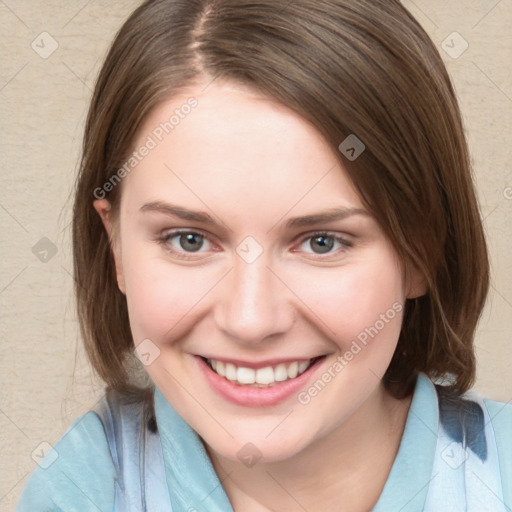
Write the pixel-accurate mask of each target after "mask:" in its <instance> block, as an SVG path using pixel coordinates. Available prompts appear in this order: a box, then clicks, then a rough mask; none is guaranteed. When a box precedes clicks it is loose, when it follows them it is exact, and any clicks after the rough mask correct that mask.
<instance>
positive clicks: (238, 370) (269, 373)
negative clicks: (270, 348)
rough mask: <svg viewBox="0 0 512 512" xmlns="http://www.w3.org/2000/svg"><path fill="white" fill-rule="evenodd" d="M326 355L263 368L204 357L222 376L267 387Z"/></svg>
mask: <svg viewBox="0 0 512 512" xmlns="http://www.w3.org/2000/svg"><path fill="white" fill-rule="evenodd" d="M324 357H325V356H318V357H314V358H312V359H306V360H297V361H290V362H287V363H279V364H277V365H272V366H265V367H263V368H257V369H255V368H247V367H244V366H237V365H235V364H233V363H228V362H225V361H219V360H216V359H206V358H204V357H203V358H202V359H203V361H205V362H206V364H207V365H208V367H209V368H210V369H211V370H212V371H213V372H215V373H216V374H217V375H219V376H220V377H223V378H224V379H226V380H228V381H230V382H231V383H233V384H236V385H239V386H243V387H256V388H267V387H272V386H275V385H276V384H279V383H281V382H286V381H289V380H293V379H295V378H297V377H298V376H299V375H302V374H303V373H304V372H306V371H307V370H309V368H311V366H313V365H314V364H315V363H316V362H317V361H319V360H320V359H323V358H324Z"/></svg>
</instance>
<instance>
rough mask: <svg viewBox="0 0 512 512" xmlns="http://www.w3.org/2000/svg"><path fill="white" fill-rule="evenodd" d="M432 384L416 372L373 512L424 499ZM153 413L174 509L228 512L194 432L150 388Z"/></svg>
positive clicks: (411, 507) (413, 507)
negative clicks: (396, 444)
mask: <svg viewBox="0 0 512 512" xmlns="http://www.w3.org/2000/svg"><path fill="white" fill-rule="evenodd" d="M438 411H439V409H438V403H437V394H436V390H435V387H434V385H433V384H432V382H431V381H430V380H429V379H428V377H427V376H426V375H424V374H420V375H419V376H418V379H417V381H416V387H415V390H414V395H413V398H412V402H411V407H410V409H409V413H408V416H407V421H406V425H405V430H404V433H403V435H402V440H401V442H400V447H399V450H398V454H397V456H396V459H395V461H394V463H393V466H392V468H391V472H390V474H389V477H388V479H387V481H386V485H385V486H384V489H383V491H382V493H381V496H380V498H379V501H378V502H377V505H376V506H375V507H374V508H373V510H372V512H389V510H400V512H412V511H418V510H421V509H422V507H423V504H424V503H425V498H426V495H427V491H428V486H429V482H430V478H431V473H432V466H433V462H434V452H435V446H436V441H437V428H438V422H439V412H438ZM155 413H156V419H157V424H158V429H159V432H160V438H161V442H162V451H163V456H164V463H165V468H166V478H167V485H168V487H169V495H170V497H171V503H172V505H173V507H174V511H175V512H190V511H196V512H233V508H232V507H231V504H230V502H229V499H228V497H227V495H226V493H225V491H224V488H223V487H222V484H221V482H220V480H219V477H218V476H217V473H216V472H215V469H214V468H213V465H212V463H211V461H210V458H209V456H208V454H207V453H206V450H205V448H204V445H203V443H202V442H201V439H200V438H199V436H198V435H197V433H196V432H195V431H194V430H193V429H192V428H191V427H190V426H189V425H188V423H186V422H185V420H184V419H183V418H182V417H181V416H180V415H179V414H178V413H177V412H176V411H175V410H174V408H173V407H172V406H171V405H170V404H169V402H168V401H167V399H166V398H165V397H164V396H163V394H162V393H161V391H160V390H159V389H158V388H155Z"/></svg>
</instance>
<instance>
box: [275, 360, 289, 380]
mask: <svg viewBox="0 0 512 512" xmlns="http://www.w3.org/2000/svg"><path fill="white" fill-rule="evenodd" d="M274 378H275V379H276V381H277V382H283V381H285V380H287V379H288V371H287V370H286V365H284V364H278V365H277V366H276V368H275V370H274Z"/></svg>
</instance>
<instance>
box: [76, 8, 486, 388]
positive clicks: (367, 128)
mask: <svg viewBox="0 0 512 512" xmlns="http://www.w3.org/2000/svg"><path fill="white" fill-rule="evenodd" d="M215 79H218V80H227V81H231V82H235V83H238V84H242V85H245V86H248V87H251V88H253V89H254V90H256V91H258V92H260V93H262V94H265V95H267V96H268V97H271V98H273V99H274V100H277V101H278V102H280V103H281V104H283V105H285V106H287V107H289V108H291V109H292V110H294V111H296V112H297V113H298V114H299V115H301V116H302V117H303V118H304V119H306V120H307V121H309V122H311V123H312V124H313V125H314V126H315V127H316V128H317V130H318V131H319V132H320V133H321V134H322V135H323V136H324V137H325V139H326V141H327V142H328V143H329V144H330V146H331V148H332V150H333V152H335V153H336V154H337V157H338V158H339V160H340V162H341V164H342V165H343V167H344V169H346V172H347V173H348V176H349V177H350V179H351V180H352V182H353V184H354V186H355V187H356V190H357V191H358V192H359V194H360V196H361V198H362V201H363V203H364V204H365V206H366V207H367V208H368V209H369V211H370V212H371V213H372V214H373V215H374V217H375V219H376V220H377V221H378V222H379V223H380V225H381V227H382V229H383V230H384V232H385V233H386V235H387V236H388V237H389V239H390V241H391V242H392V244H393V245H394V247H395V249H396V251H397V253H398V255H399V257H400V259H401V261H402V262H403V263H404V268H405V269H407V268H409V269H411V268H415V269H417V270H419V272H420V273H421V274H422V276H423V279H424V283H425V285H426V288H427V290H428V291H427V293H426V294H425V295H423V296H421V297H419V298H417V299H413V300H407V302H406V305H405V312H404V319H403V325H402V330H401V334H400V337H399V341H398V347H397V350H396V352H395V354H394V357H393V359H392V362H391V364H390V366H389V368H388V370H387V373H386V375H385V377H384V382H385V384H386V386H387V388H388V389H389V390H390V392H392V393H393V395H394V396H397V397H399V396H404V395H406V394H408V393H410V391H411V388H412V384H413V383H414V380H415V377H416V375H417V374H418V372H425V373H426V374H428V375H429V376H430V377H431V378H433V379H435V380H439V379H441V380H443V381H444V383H445V384H447V386H448V387H449V388H451V390H453V391H455V392H457V393H462V392H464V391H466V390H467V389H468V388H469V387H470V386H471V385H472V383H473V382H474V378H475V355H474V347H473V338H474V334H475V329H476V325H477V321H478V318H479V316H480V314H481V311H482V308H483V306H484V302H485V298H486V295H487V291H488V285H489V263H488V255H487V249H486V244H485V239H484V234H483V228H482V221H481V217H480V213H479V209H478V205H477V201H476V197H475V191H474V186H473V182H472V177H471V169H470V161H469V156H468V150H467V145H466V140H465V135H464V132H463V127H462V121H461V115H460V111H459V107H458V103H457V99H456V96H455V93H454V89H453V87H452V84H451V81H450V78H449V76H448V73H447V71H446V69H445V66H444V64H443V62H442V59H441V57H440V55H439V53H438V51H437V49H436V47H435V46H434V44H433V43H432V41H431V40H430V38H429V37H428V35H427V34H426V33H425V31H424V30H423V29H422V28H421V26H420V25H419V24H418V22H417V21H416V20H415V19H414V18H413V17H412V16H411V14H410V13H409V12H408V11H407V10H406V9H405V8H404V7H403V6H402V5H401V4H400V2H399V1H398V0H386V1H383V0H294V1H293V2H291V1H288V0H148V1H146V2H144V3H143V4H142V5H141V6H140V7H139V8H137V9H136V10H135V12H134V13H133V14H132V15H131V16H130V18H129V19H128V20H127V21H126V22H125V24H124V25H123V26H122V28H121V29H120V31H119V33H118V34H117V36H116V38H115V40H114V42H113V44H112V46H111V48H110V51H109V53H108V55H107V57H106V60H105V63H104V65H103V68H102V70H101V72H100V75H99V78H98V81H97V84H96V88H95V91H94V95H93V98H92V101H91V105H90V110H89V114H88V119H87V123H86V128H85V136H84V141H83V156H82V161H81V168H80V172H79V176H78V180H77V186H76V197H75V203H74V213H73V215H74V217H73V246H74V275H75V285H76V297H77V303H78V315H79V316H78V317H79V321H80V327H81V332H82V336H83V339H84V342H85V346H86V350H87V353H88V357H89V358H90V361H91V363H92V365H93V367H94V368H95V370H96V371H97V373H98V374H99V376H100V377H101V378H102V379H103V380H104V381H105V382H106V384H107V386H108V388H110V389H116V390H120V391H122V390H124V391H127V390H129V389H133V386H132V385H131V384H130V372H131V371H130V370H129V364H128V363H127V361H129V359H130V358H133V352H134V343H133V339H132V335H131V332H130V326H129V321H128V313H127V305H126V298H125V296H124V295H123V294H122V293H121V292H120V291H119V289H118V286H117V281H116V274H115V267H114V262H113V258H112V252H111V247H110V240H109V238H108V236H107V233H106V231H105V229H104V227H103V225H102V223H101V219H100V217H99V216H98V214H97V213H96V211H95V210H94V208H93V205H92V202H93V200H94V199H95V195H94V191H95V190H97V189H98V188H101V187H102V186H103V185H104V184H105V183H106V182H108V181H109V180H110V179H111V178H112V176H113V175H114V174H115V173H116V172H117V171H118V170H119V169H120V167H121V166H122V165H123V163H124V162H125V158H126V156H127V155H129V154H130V152H131V151H133V147H132V145H133V141H134V137H135V135H136V134H137V130H138V129H139V128H140V127H141V123H142V122H143V121H144V119H145V118H146V116H147V115H148V113H149V112H151V111H152V109H154V108H155V107H156V106H157V105H158V104H160V103H161V102H162V101H164V100H168V99H169V98H171V97H172V96H173V95H175V94H177V93H178V92H183V91H184V90H185V89H187V88H188V87H190V86H192V85H194V84H197V83H200V81H201V83H204V80H215ZM351 134H354V135H356V136H357V138H358V139H360V140H361V141H362V142H363V143H364V145H365V150H364V152H363V153H362V154H361V155H360V156H359V157H358V158H357V159H355V160H353V159H352V160H353V161H351V159H348V158H347V157H346V156H344V155H343V154H342V152H341V151H339V150H338V147H339V146H340V143H341V142H342V141H344V140H345V139H346V138H347V137H348V136H349V135H351ZM121 193H122V186H117V187H113V189H112V191H111V192H110V193H109V194H108V195H107V198H108V200H109V201H110V203H111V206H112V212H113V214H114V216H115V215H116V213H115V212H117V211H118V210H117V208H118V205H119V198H120V194H121ZM96 197H97V196H96Z"/></svg>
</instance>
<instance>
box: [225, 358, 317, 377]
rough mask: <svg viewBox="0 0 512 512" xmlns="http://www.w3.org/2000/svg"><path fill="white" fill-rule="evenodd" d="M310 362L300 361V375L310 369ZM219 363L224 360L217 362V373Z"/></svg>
mask: <svg viewBox="0 0 512 512" xmlns="http://www.w3.org/2000/svg"><path fill="white" fill-rule="evenodd" d="M309 363H310V361H302V363H299V375H300V374H301V373H304V372H305V371H306V370H307V369H308V366H309ZM219 364H222V361H218V362H217V373H220V372H219Z"/></svg>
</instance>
